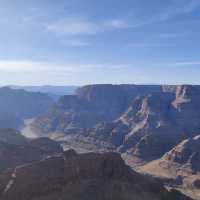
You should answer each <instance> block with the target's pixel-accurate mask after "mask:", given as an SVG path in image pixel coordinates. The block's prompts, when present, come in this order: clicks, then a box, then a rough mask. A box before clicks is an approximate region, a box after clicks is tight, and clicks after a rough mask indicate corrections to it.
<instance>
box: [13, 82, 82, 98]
mask: <svg viewBox="0 0 200 200" xmlns="http://www.w3.org/2000/svg"><path fill="white" fill-rule="evenodd" d="M9 87H11V88H12V89H24V90H26V91H28V92H41V93H47V94H50V95H56V96H63V95H71V94H74V92H75V90H76V89H77V88H78V87H77V86H51V85H44V86H18V85H11V86H9Z"/></svg>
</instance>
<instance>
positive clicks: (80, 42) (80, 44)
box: [61, 38, 90, 47]
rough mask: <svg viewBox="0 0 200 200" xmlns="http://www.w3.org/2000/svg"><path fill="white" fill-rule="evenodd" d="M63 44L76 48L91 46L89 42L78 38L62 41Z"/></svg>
mask: <svg viewBox="0 0 200 200" xmlns="http://www.w3.org/2000/svg"><path fill="white" fill-rule="evenodd" d="M61 43H62V44H63V45H65V46H74V47H84V46H90V43H89V42H87V41H84V40H81V39H77V38H71V39H66V40H61Z"/></svg>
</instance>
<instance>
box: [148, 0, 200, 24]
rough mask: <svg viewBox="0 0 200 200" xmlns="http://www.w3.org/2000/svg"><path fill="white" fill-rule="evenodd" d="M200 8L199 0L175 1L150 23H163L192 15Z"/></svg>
mask: <svg viewBox="0 0 200 200" xmlns="http://www.w3.org/2000/svg"><path fill="white" fill-rule="evenodd" d="M199 8H200V1H199V0H173V3H172V4H170V5H169V6H168V7H166V8H165V9H164V10H163V11H162V12H161V13H159V14H157V15H156V16H155V17H153V18H152V19H151V20H150V22H152V23H154V22H162V21H167V20H170V19H172V18H174V17H177V16H179V15H185V14H189V13H192V12H193V11H196V10H197V9H199Z"/></svg>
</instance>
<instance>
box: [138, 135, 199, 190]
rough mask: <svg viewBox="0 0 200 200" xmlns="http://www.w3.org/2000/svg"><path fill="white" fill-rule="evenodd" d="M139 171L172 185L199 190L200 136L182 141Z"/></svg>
mask: <svg viewBox="0 0 200 200" xmlns="http://www.w3.org/2000/svg"><path fill="white" fill-rule="evenodd" d="M139 170H140V171H141V172H144V173H149V174H151V175H154V176H157V177H159V178H163V179H168V180H170V184H171V185H177V186H181V187H184V188H187V189H188V188H190V189H192V188H193V189H199V188H200V187H199V181H200V136H199V135H198V136H196V137H194V138H189V139H186V140H184V141H182V142H181V143H180V144H178V145H177V146H175V147H174V148H173V149H172V150H170V151H169V152H167V153H166V154H165V155H164V156H163V157H162V158H160V159H158V160H155V161H152V162H150V163H148V164H146V165H144V166H141V167H140V168H139Z"/></svg>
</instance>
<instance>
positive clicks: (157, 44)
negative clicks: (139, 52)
mask: <svg viewBox="0 0 200 200" xmlns="http://www.w3.org/2000/svg"><path fill="white" fill-rule="evenodd" d="M129 46H130V47H135V48H150V47H158V48H159V47H174V46H176V45H175V44H172V43H132V44H129Z"/></svg>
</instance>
